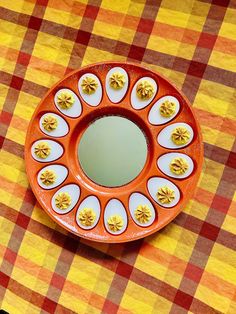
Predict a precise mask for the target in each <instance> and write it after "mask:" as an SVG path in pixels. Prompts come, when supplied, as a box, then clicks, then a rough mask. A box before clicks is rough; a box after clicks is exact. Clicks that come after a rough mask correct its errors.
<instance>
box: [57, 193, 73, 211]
mask: <svg viewBox="0 0 236 314" xmlns="http://www.w3.org/2000/svg"><path fill="white" fill-rule="evenodd" d="M70 204H71V196H70V194H69V193H67V192H61V193H58V194H57V196H56V198H55V205H56V207H58V208H59V209H67V208H68V207H69V206H70Z"/></svg>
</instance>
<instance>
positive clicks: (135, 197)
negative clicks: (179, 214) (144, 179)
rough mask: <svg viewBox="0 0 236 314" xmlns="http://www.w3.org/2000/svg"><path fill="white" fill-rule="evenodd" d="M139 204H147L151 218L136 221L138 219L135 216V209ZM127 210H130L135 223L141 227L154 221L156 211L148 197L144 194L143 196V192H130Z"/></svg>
mask: <svg viewBox="0 0 236 314" xmlns="http://www.w3.org/2000/svg"><path fill="white" fill-rule="evenodd" d="M139 205H147V206H148V207H149V208H150V211H151V218H150V220H149V221H147V222H145V223H140V222H139V221H138V219H137V218H136V217H135V210H136V209H137V207H138V206H139ZM129 210H130V214H131V217H132V218H133V220H134V221H135V223H136V224H137V225H139V226H141V227H148V226H150V225H151V224H152V223H153V222H154V220H155V217H156V211H155V209H154V207H153V205H152V203H151V202H150V201H149V199H148V198H147V197H146V196H144V195H143V194H141V193H138V192H135V193H132V194H131V196H130V198H129Z"/></svg>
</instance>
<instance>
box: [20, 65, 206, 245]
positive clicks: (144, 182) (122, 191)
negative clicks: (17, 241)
mask: <svg viewBox="0 0 236 314" xmlns="http://www.w3.org/2000/svg"><path fill="white" fill-rule="evenodd" d="M114 67H120V68H122V69H124V70H125V71H126V72H127V74H128V78H129V84H128V88H127V92H126V94H125V96H124V97H123V98H122V99H121V101H119V102H118V103H112V102H111V100H110V98H109V97H108V94H107V91H106V86H105V85H106V84H105V82H106V76H107V73H108V72H109V71H110V70H111V69H112V68H114ZM87 73H90V74H93V75H96V76H97V78H98V79H99V80H100V82H101V86H102V99H101V101H100V103H99V105H98V106H96V107H94V106H91V105H89V104H88V103H86V101H85V100H84V99H83V97H82V96H81V94H80V92H79V88H78V82H79V79H80V77H81V76H82V75H85V74H87ZM142 77H149V78H152V79H153V80H155V82H156V83H157V86H158V90H157V92H156V95H155V97H154V98H153V99H152V100H151V102H150V104H148V105H147V106H146V107H144V108H142V109H135V108H133V107H132V105H131V92H132V89H133V87H134V85H135V83H136V82H137V81H138V80H139V79H141V78H142ZM63 88H68V89H70V90H71V91H72V92H74V93H75V94H76V96H77V97H78V99H79V101H80V103H81V113H80V115H79V117H68V116H66V115H65V114H63V113H62V112H61V111H60V110H58V108H57V106H56V105H55V102H54V97H55V94H56V92H58V91H59V90H60V89H63ZM167 95H170V96H173V97H175V98H176V99H177V100H178V101H179V103H180V109H179V112H178V114H177V115H176V116H175V117H173V119H171V120H169V121H167V122H166V123H164V124H162V125H153V124H152V123H150V122H149V113H150V110H151V108H152V107H153V106H154V104H155V103H156V102H157V100H159V99H160V98H162V97H164V96H167ZM48 112H50V113H52V114H56V115H58V116H60V117H61V118H63V119H64V121H66V122H67V124H68V126H69V132H68V134H66V135H65V136H61V137H52V136H50V135H48V134H45V133H44V132H43V131H42V130H41V129H40V121H41V120H40V119H41V117H42V115H44V114H46V113H48ZM109 115H112V116H114V115H115V116H122V117H124V118H127V119H129V120H131V121H132V122H134V123H135V124H136V125H137V126H138V127H139V128H140V129H141V130H142V131H143V133H144V135H145V137H146V140H147V149H148V152H147V159H146V163H145V165H144V168H143V169H142V171H141V172H140V173H139V175H138V176H137V177H136V178H135V179H134V180H132V181H131V182H129V183H128V184H125V185H123V186H119V187H111V188H110V187H104V186H101V185H99V184H96V183H95V182H93V181H92V180H90V179H89V178H88V177H87V176H86V174H85V173H84V171H83V170H82V168H81V165H80V163H79V161H78V155H77V147H78V143H79V141H80V139H81V137H82V135H83V132H84V131H85V130H86V128H87V127H88V126H89V124H90V123H92V122H93V121H95V120H96V119H98V118H101V117H104V116H109ZM174 123H186V124H188V125H189V126H190V127H191V128H192V130H193V139H192V141H191V143H189V144H188V145H187V146H185V147H180V148H177V149H170V148H166V147H163V146H162V145H160V144H159V142H158V141H157V137H158V135H159V134H160V132H161V131H162V130H163V129H164V128H165V127H168V126H170V125H172V124H174ZM38 140H44V141H47V140H48V141H50V140H51V141H54V142H56V143H57V144H60V145H61V147H62V148H63V154H62V155H61V156H60V157H59V158H57V159H56V160H54V161H51V162H40V161H37V160H35V158H34V157H33V156H32V153H31V148H32V145H33V144H34V143H35V142H36V141H38ZM168 153H180V154H186V155H187V156H189V157H190V158H191V159H192V161H193V165H194V169H193V171H192V173H191V174H190V175H189V176H188V177H187V178H184V179H179V178H173V177H170V176H168V175H166V174H165V173H164V172H163V171H162V170H161V169H159V167H158V165H157V160H158V158H159V157H160V156H163V155H164V154H168ZM25 162H26V172H27V176H28V179H29V182H30V185H31V187H32V190H33V192H34V194H35V196H36V198H37V200H38V202H39V204H40V205H41V207H42V208H43V209H44V210H45V211H46V212H47V213H48V214H49V216H50V217H51V218H52V219H53V220H54V221H56V222H57V223H58V224H59V225H60V226H62V227H63V228H65V229H66V230H68V231H70V232H72V233H74V234H75V235H77V236H80V237H83V238H86V239H89V240H93V241H98V242H106V243H120V242H127V241H133V240H137V239H140V238H143V237H146V236H148V235H151V234H153V233H154V232H156V231H158V230H160V229H161V228H163V227H164V226H166V225H167V224H168V223H169V222H170V221H172V220H173V219H174V218H175V217H176V216H177V215H178V214H179V213H180V211H181V210H182V209H183V208H184V207H185V206H186V204H187V202H188V201H189V200H190V198H191V197H192V195H193V192H194V189H195V188H196V186H197V182H198V179H199V176H200V173H201V169H202V164H203V142H202V135H201V131H200V126H199V124H198V121H197V119H196V116H195V113H194V112H193V110H192V108H191V105H190V103H189V101H188V100H187V98H186V97H185V96H184V95H183V93H182V92H181V91H179V90H178V89H177V88H176V87H175V86H174V85H173V84H172V83H170V82H169V81H168V80H167V79H166V78H164V77H163V76H162V75H160V74H159V73H156V72H154V71H152V70H150V69H148V68H145V67H142V66H140V65H137V64H133V63H128V62H126V63H124V62H115V61H109V62H99V63H95V64H92V65H88V66H85V67H82V68H80V69H78V70H75V71H73V72H71V73H69V74H68V75H66V76H65V77H64V78H63V79H61V80H60V81H59V82H57V83H56V84H54V85H53V86H52V88H51V89H50V90H49V91H48V92H47V93H46V95H45V96H44V98H43V99H42V100H41V102H40V103H39V105H38V106H37V108H36V110H35V112H34V114H33V116H32V119H31V121H30V123H29V127H28V130H27V135H26V141H25ZM50 165H61V166H64V167H65V168H67V170H68V174H67V176H66V178H65V179H64V180H63V182H62V183H61V184H59V186H57V187H55V188H52V189H45V188H42V187H41V186H40V185H39V183H38V180H37V176H38V174H39V171H41V169H42V168H44V167H47V166H50ZM156 177H159V178H164V179H167V180H168V181H170V182H172V183H173V184H174V185H176V186H177V188H178V189H179V191H180V199H179V202H178V203H177V204H176V205H175V206H173V207H171V208H165V207H163V206H162V205H160V204H158V203H157V202H156V201H155V200H154V198H152V196H151V194H150V190H149V188H148V181H149V179H151V178H156ZM68 184H75V185H77V186H78V187H79V189H80V195H79V199H78V200H77V202H76V204H75V206H74V207H73V208H72V209H71V210H70V211H69V212H68V213H65V214H58V213H57V212H55V211H54V210H53V208H52V199H53V196H54V195H55V193H56V192H57V191H58V190H59V189H60V188H61V187H64V186H66V185H68ZM133 193H139V194H141V195H143V196H145V197H146V198H147V199H148V200H149V201H150V202H151V204H152V206H153V208H154V210H155V220H154V222H153V223H152V224H151V225H150V226H143V227H141V226H140V225H137V223H136V222H135V220H134V219H133V218H132V217H133V216H132V213H131V211H130V206H129V200H130V197H131V195H132V194H133ZM89 196H95V197H96V198H97V199H98V201H99V206H100V216H99V220H98V222H97V224H96V225H95V226H94V227H93V228H92V229H89V230H85V229H83V228H81V226H80V225H78V223H77V221H76V214H77V211H78V210H79V208H80V205H81V203H82V202H83V201H84V200H86V199H87V198H88V197H89ZM112 199H116V200H118V201H120V202H121V204H122V205H123V207H124V209H125V212H126V215H127V226H126V228H125V230H124V231H123V232H122V233H121V234H117V235H116V234H112V233H110V232H109V231H108V230H107V229H106V225H105V224H106V222H105V221H104V211H105V210H106V208H107V205H108V203H109V201H110V200H112Z"/></svg>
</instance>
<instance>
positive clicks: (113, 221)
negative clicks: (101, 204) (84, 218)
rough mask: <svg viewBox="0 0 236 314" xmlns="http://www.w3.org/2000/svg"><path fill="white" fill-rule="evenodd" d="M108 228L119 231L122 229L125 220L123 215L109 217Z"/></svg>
mask: <svg viewBox="0 0 236 314" xmlns="http://www.w3.org/2000/svg"><path fill="white" fill-rule="evenodd" d="M107 224H108V228H109V229H110V230H111V231H113V232H117V231H119V230H121V229H122V227H123V225H124V222H123V219H122V217H121V216H119V215H114V216H111V217H109V219H108V220H107Z"/></svg>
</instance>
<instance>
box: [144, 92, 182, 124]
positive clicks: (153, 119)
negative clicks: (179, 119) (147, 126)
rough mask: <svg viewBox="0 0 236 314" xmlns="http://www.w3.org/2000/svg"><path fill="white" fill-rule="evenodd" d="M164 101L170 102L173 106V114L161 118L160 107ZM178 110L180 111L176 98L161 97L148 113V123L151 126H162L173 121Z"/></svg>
mask: <svg viewBox="0 0 236 314" xmlns="http://www.w3.org/2000/svg"><path fill="white" fill-rule="evenodd" d="M165 101H169V102H172V103H174V104H175V112H174V114H173V115H172V116H170V117H163V116H162V115H161V113H160V106H161V105H162V103H164V102H165ZM179 109H180V104H179V101H178V99H177V98H176V97H174V96H164V97H161V98H160V99H158V100H157V101H156V102H155V104H154V105H153V106H152V108H151V110H150V111H149V114H148V121H149V122H150V123H151V124H153V125H162V124H164V123H167V122H169V121H170V120H172V119H174V117H176V115H177V114H178V112H179Z"/></svg>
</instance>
